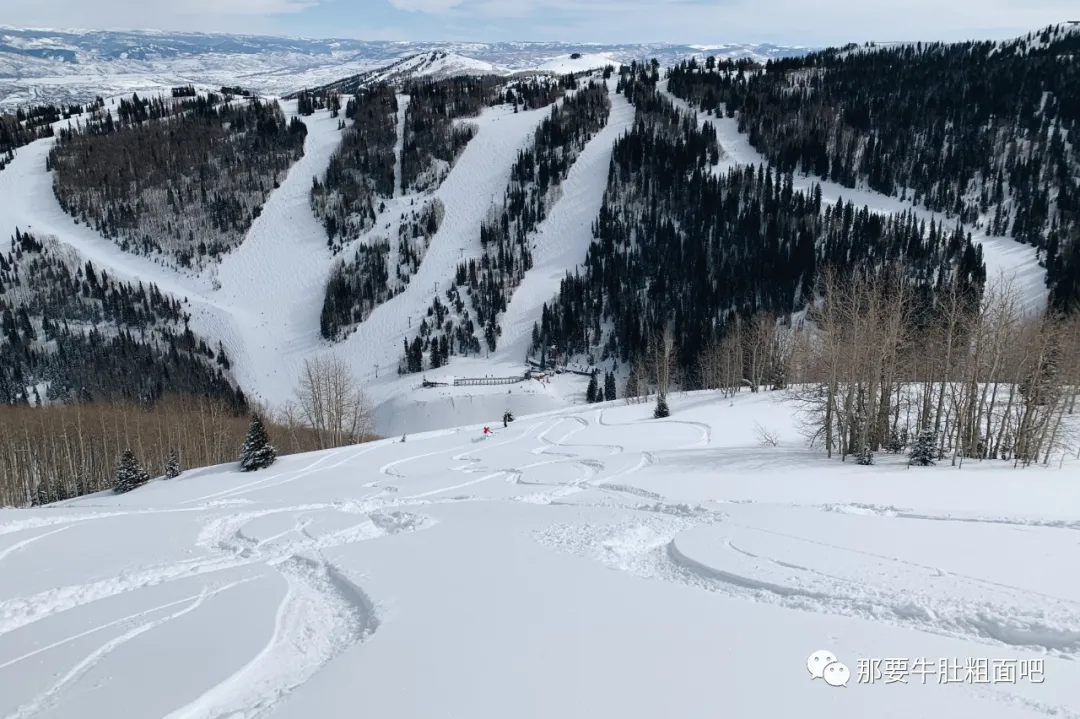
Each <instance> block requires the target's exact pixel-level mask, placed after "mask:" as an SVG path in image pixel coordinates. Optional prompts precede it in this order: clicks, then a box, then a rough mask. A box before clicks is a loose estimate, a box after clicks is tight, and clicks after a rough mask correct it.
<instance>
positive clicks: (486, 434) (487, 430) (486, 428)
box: [484, 427, 491, 437]
mask: <svg viewBox="0 0 1080 719" xmlns="http://www.w3.org/2000/svg"><path fill="white" fill-rule="evenodd" d="M489 434H491V427H484V436H485V437H486V436H488V435H489Z"/></svg>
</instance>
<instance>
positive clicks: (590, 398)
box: [585, 372, 603, 404]
mask: <svg viewBox="0 0 1080 719" xmlns="http://www.w3.org/2000/svg"><path fill="white" fill-rule="evenodd" d="M598 391H599V387H598V385H597V383H596V373H595V372H593V374H592V377H590V378H589V387H588V389H586V390H585V401H586V402H588V403H590V404H592V403H593V402H596V401H597V399H598V398H597V392H598ZM602 398H603V397H600V399H602Z"/></svg>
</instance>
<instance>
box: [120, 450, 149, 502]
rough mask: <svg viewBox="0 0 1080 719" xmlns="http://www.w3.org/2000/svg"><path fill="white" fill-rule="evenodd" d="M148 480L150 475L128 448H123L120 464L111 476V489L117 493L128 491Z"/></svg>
mask: <svg viewBox="0 0 1080 719" xmlns="http://www.w3.org/2000/svg"><path fill="white" fill-rule="evenodd" d="M149 481H150V475H149V474H147V472H146V470H145V469H143V468H142V465H140V464H139V460H137V459H135V455H134V454H132V452H131V450H130V449H125V450H124V454H123V455H122V456H121V457H120V465H119V466H118V467H117V468H116V474H115V475H114V477H113V489H114V491H115V492H116V493H117V494H123V493H124V492H130V491H131V490H133V489H136V488H138V487H141V486H142V485H144V484H146V483H147V482H149Z"/></svg>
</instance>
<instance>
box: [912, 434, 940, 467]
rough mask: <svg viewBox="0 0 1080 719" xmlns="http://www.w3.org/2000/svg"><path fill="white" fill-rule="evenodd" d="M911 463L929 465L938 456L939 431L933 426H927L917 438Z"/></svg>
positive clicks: (921, 465)
mask: <svg viewBox="0 0 1080 719" xmlns="http://www.w3.org/2000/svg"><path fill="white" fill-rule="evenodd" d="M910 457H911V459H910V461H909V462H908V463H909V464H917V465H919V466H920V467H928V466H930V465H932V464H933V463H934V460H935V459H936V457H937V432H935V431H934V429H933V428H932V427H925V428H923V430H922V431H921V432H919V436H918V437H917V438H916V439H915V446H914V447H912V448H911V455H910Z"/></svg>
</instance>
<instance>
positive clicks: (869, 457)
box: [855, 444, 874, 466]
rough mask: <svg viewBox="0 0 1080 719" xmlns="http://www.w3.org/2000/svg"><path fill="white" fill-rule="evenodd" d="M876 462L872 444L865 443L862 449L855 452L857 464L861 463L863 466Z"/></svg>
mask: <svg viewBox="0 0 1080 719" xmlns="http://www.w3.org/2000/svg"><path fill="white" fill-rule="evenodd" d="M873 463H874V453H873V452H872V451H871V450H870V445H868V444H864V445H863V446H862V449H861V450H859V451H858V452H857V453H856V454H855V464H861V465H863V466H869V465H871V464H873Z"/></svg>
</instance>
